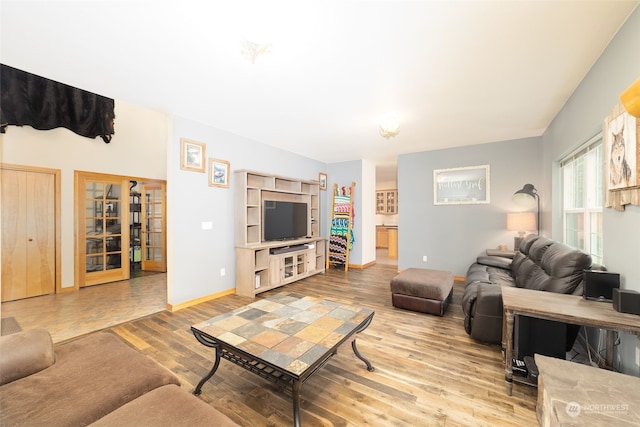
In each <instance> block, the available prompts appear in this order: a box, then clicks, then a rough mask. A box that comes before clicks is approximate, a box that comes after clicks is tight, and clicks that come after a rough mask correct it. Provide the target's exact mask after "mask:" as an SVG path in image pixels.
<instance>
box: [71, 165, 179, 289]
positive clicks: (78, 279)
mask: <svg viewBox="0 0 640 427" xmlns="http://www.w3.org/2000/svg"><path fill="white" fill-rule="evenodd" d="M79 177H83V178H86V177H91V178H95V179H98V180H99V179H106V180H121V181H123V182H126V183H127V184H128V183H129V182H130V181H138V183H139V184H140V185H141V186H142V185H146V184H162V186H163V188H165V190H166V184H167V181H166V180H161V179H153V178H143V177H135V176H129V175H116V174H110V173H102V172H89V171H80V170H75V171H74V196H73V203H74V208H73V211H74V229H75V238H74V270H75V271H74V278H75V280H74V282H75V289H76V290H78V289H80V288H82V287H84V286H85V285H86V283H85V275H86V271H83V269H82V268H81V265H84V264H83V263H82V260H81V250H80V247H79V245H81V244H82V243H81V242H80V241H79V239H80V235H81V234H80V233H81V230H80V221H81V219H80V216H79V215H80V214H79V212H80V211H79V209H80V208H81V206H80V205H79V203H80V200H79V199H78V194H79V191H80V188H79V181H80V179H79ZM129 194H130V189H129V185H124V186H123V188H122V199H123V200H122V203H123V214H122V217H121V227H122V229H125V228H126V229H127V230H128V229H129V225H130V215H129ZM163 200H164V203H163V205H164V206H163V212H164V215H165V218H164V221H165V231H164V235H165V239H166V233H167V231H166V225H167V224H166V193H165V195H163ZM125 204H126V206H125ZM125 212H126V214H125ZM126 240H127V242H129V239H128V238H127V239H126ZM127 244H128V243H127ZM164 250H165V253H164V260H165V265H166V262H167V247H166V243H165V246H164ZM125 253H126V254H127V260H126V264H127V268H126V271H125V273H126V277H125V278H124V279H118V280H128V279H130V278H131V271H130V268H129V258H128V253H129V252H128V249H127V251H126V252H125V251H123V255H124V254H125ZM103 283H111V282H110V281H108V282H103ZM94 284H98V283H94Z"/></svg>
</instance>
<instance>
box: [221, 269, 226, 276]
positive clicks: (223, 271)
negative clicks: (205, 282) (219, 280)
mask: <svg viewBox="0 0 640 427" xmlns="http://www.w3.org/2000/svg"><path fill="white" fill-rule="evenodd" d="M225 274H227V272H226V271H225V269H224V268H221V269H220V276H224V275H225Z"/></svg>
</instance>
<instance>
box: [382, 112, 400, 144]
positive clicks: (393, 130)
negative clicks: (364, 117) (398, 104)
mask: <svg viewBox="0 0 640 427" xmlns="http://www.w3.org/2000/svg"><path fill="white" fill-rule="evenodd" d="M399 133H400V122H398V119H397V118H396V116H395V115H393V114H391V113H387V114H385V115H384V116H382V117H381V118H380V135H382V136H384V137H385V138H387V139H389V138H392V137H394V136H396V135H397V134H399Z"/></svg>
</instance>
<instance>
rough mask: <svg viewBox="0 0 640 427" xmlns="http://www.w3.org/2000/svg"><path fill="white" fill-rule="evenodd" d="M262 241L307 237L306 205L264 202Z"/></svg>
mask: <svg viewBox="0 0 640 427" xmlns="http://www.w3.org/2000/svg"><path fill="white" fill-rule="evenodd" d="M263 228H264V240H265V241H269V240H290V239H299V238H301V237H305V236H306V235H307V204H306V203H298V202H276V201H273V200H265V201H264V222H263Z"/></svg>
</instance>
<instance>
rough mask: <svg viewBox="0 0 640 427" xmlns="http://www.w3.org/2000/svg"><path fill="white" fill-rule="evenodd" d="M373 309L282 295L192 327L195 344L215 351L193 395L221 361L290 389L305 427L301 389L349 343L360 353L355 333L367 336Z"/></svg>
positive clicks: (296, 419) (297, 417)
mask: <svg viewBox="0 0 640 427" xmlns="http://www.w3.org/2000/svg"><path fill="white" fill-rule="evenodd" d="M374 314H375V312H374V311H373V310H370V309H367V308H362V307H356V306H351V305H343V304H339V303H336V302H332V301H325V300H321V299H318V298H312V297H305V296H302V295H299V294H294V293H288V292H282V293H279V294H276V295H272V296H270V297H267V298H264V299H260V300H257V301H255V302H253V303H251V304H249V305H246V306H244V307H241V308H238V309H236V310H233V311H231V312H229V313H225V314H221V315H220V316H216V317H213V318H211V319H209V320H206V321H204V322H201V323H198V324H197V325H193V326H192V327H191V330H192V332H193V334H194V335H195V337H196V339H197V340H198V341H199V342H200V343H202V344H203V345H205V346H207V347H212V348H215V349H216V358H215V362H214V364H213V368H211V371H209V373H208V374H207V375H205V376H204V377H203V378H202V380H200V382H199V383H198V385H197V387H196V389H195V390H194V392H193V394H196V395H198V394H200V393H201V391H202V386H203V385H204V383H205V382H207V381H208V380H209V379H210V378H211V377H212V376H213V374H214V373H215V372H216V370H217V369H218V365H219V364H220V358H223V359H226V360H228V361H230V362H233V363H235V364H236V365H239V366H241V367H243V368H245V369H247V370H249V371H251V372H253V373H255V374H258V375H260V376H261V377H263V378H266V379H269V380H271V381H273V382H275V383H278V384H281V385H284V386H286V387H290V388H291V394H292V396H293V420H294V425H296V426H299V425H300V387H301V385H302V384H303V383H304V382H305V381H306V380H307V379H309V378H310V377H311V376H312V375H313V374H314V373H316V372H317V371H318V370H319V369H320V368H321V367H323V366H324V365H325V364H326V363H327V362H328V361H329V359H330V358H331V356H333V355H334V354H336V351H337V349H338V347H339V346H340V345H341V344H343V343H345V342H346V341H348V340H350V339H351V340H352V341H351V348H352V349H353V352H354V353H355V355H356V356H357V357H358V358H359V359H360V360H362V361H363V362H364V363H365V364H366V365H367V369H368V370H369V371H373V370H374V368H373V366H372V365H371V363H370V362H369V361H368V360H367V359H366V358H365V357H364V356H362V354H360V352H359V351H358V348H357V347H356V340H355V334H357V333H359V332H362V331H364V330H365V329H366V328H367V327H368V326H369V324H370V323H371V320H373V315H374Z"/></svg>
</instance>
